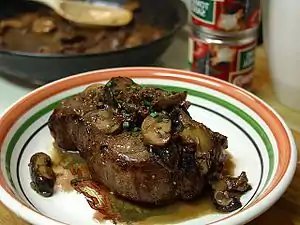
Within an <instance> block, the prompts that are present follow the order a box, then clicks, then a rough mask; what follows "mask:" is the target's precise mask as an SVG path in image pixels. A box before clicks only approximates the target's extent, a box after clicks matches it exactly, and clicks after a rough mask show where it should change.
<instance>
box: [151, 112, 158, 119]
mask: <svg viewBox="0 0 300 225" xmlns="http://www.w3.org/2000/svg"><path fill="white" fill-rule="evenodd" d="M150 116H151V117H153V118H155V117H157V116H158V114H157V113H156V112H151V113H150Z"/></svg>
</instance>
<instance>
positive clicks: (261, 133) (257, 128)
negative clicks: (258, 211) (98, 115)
mask: <svg viewBox="0 0 300 225" xmlns="http://www.w3.org/2000/svg"><path fill="white" fill-rule="evenodd" d="M144 86H151V87H154V86H155V87H160V88H162V89H165V90H168V91H176V92H182V91H187V92H188V94H189V95H191V96H195V97H199V98H202V99H205V100H208V101H210V102H213V103H215V104H218V105H220V106H222V107H224V108H226V109H228V110H230V111H232V112H233V113H235V114H236V115H237V116H239V117H240V118H242V119H243V120H245V121H246V122H247V123H248V124H249V125H250V126H251V127H252V128H253V129H254V130H255V131H256V132H257V133H258V135H259V136H260V137H261V139H262V140H263V142H264V144H265V146H266V149H267V152H268V157H269V163H270V166H269V171H268V177H267V180H266V182H265V184H264V188H265V186H266V185H267V183H268V181H269V180H270V178H271V176H272V173H273V170H274V152H273V147H272V144H271V142H270V140H269V138H268V136H267V134H266V132H265V131H264V130H263V128H262V127H261V126H260V125H259V124H258V123H257V122H256V121H255V120H254V119H253V118H252V117H251V116H249V115H248V114H247V113H245V112H244V111H242V110H241V109H239V108H238V107H236V106H234V105H233V104H231V103H229V102H227V101H225V100H223V99H220V98H218V97H215V96H212V95H209V94H207V93H204V92H199V91H195V90H190V89H186V88H181V87H175V86H165V85H144ZM59 102H60V101H57V102H54V103H52V104H50V105H48V106H46V107H44V108H43V109H41V110H39V111H38V112H37V113H35V114H34V115H32V116H31V117H30V118H29V119H28V120H26V121H25V122H24V123H23V124H22V125H21V126H20V128H19V129H18V130H17V131H16V133H15V134H14V136H13V137H12V139H11V140H10V142H9V145H8V148H7V153H6V158H5V162H6V173H7V176H8V178H9V180H10V183H11V185H12V186H13V187H14V188H15V185H14V183H13V180H12V177H11V171H10V165H11V156H12V153H13V151H14V148H15V146H16V144H17V142H18V141H19V139H20V137H21V136H22V134H23V133H24V132H25V131H26V130H27V129H28V127H30V126H31V125H32V124H33V123H34V122H35V121H36V120H38V119H39V118H41V117H42V116H44V115H45V114H47V113H49V112H51V111H52V110H53V109H54V108H55V107H56V106H57V105H58V104H59ZM264 188H263V189H264Z"/></svg>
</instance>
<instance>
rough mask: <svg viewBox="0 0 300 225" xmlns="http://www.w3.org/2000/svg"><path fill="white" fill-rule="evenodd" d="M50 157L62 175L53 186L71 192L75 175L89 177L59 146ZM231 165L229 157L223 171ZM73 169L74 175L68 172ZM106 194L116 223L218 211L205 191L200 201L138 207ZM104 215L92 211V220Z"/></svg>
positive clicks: (141, 224)
mask: <svg viewBox="0 0 300 225" xmlns="http://www.w3.org/2000/svg"><path fill="white" fill-rule="evenodd" d="M54 146H55V144H54ZM228 154H229V153H228ZM229 156H230V155H229ZM51 158H52V161H53V164H54V171H55V173H60V174H61V175H60V176H57V181H56V188H57V189H59V190H61V191H65V192H70V191H74V189H73V188H72V186H71V185H70V181H71V180H72V179H74V178H78V177H82V176H89V173H88V169H87V166H86V165H85V166H84V162H83V159H81V158H80V157H79V155H78V154H76V153H75V154H74V153H68V152H64V151H62V150H61V149H59V148H56V147H53V149H52V154H51ZM75 164H77V165H78V164H79V165H81V166H79V167H78V166H75V167H74V166H72V165H75ZM234 167H235V164H234V162H233V160H232V159H231V160H229V161H228V162H227V164H226V166H225V168H224V170H225V172H226V174H233V171H234ZM64 168H69V169H64ZM72 168H73V175H72V173H71V172H70V170H72ZM74 168H77V169H78V168H79V170H77V175H78V174H79V176H76V175H75V176H74ZM106 195H107V196H109V199H110V201H111V203H112V205H113V208H114V210H116V211H117V212H118V214H120V215H121V216H122V221H123V222H121V223H119V222H118V224H138V225H152V224H173V223H179V222H184V221H187V220H191V219H194V218H197V217H199V216H205V215H209V214H212V213H219V212H218V211H217V210H216V209H215V207H214V205H213V203H212V201H211V200H210V195H209V194H206V193H204V194H203V196H202V197H201V198H200V199H199V200H195V201H190V202H177V203H175V204H171V205H168V206H163V207H153V208H149V207H143V206H138V205H136V204H133V203H130V202H128V201H125V200H123V199H119V198H117V197H115V196H114V195H112V194H111V193H109V192H108V191H107V192H106ZM103 217H104V216H103V214H101V213H100V212H96V213H95V214H94V219H95V220H98V221H103Z"/></svg>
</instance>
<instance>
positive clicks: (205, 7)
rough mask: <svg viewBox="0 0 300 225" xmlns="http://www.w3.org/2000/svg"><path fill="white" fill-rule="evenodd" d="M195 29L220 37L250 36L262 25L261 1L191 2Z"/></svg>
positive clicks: (214, 0)
mask: <svg viewBox="0 0 300 225" xmlns="http://www.w3.org/2000/svg"><path fill="white" fill-rule="evenodd" d="M191 1H192V2H191V15H192V23H193V26H194V29H199V30H201V31H203V32H206V33H211V34H215V35H220V36H237V35H250V34H251V33H253V32H255V31H256V30H257V29H258V27H259V24H260V18H261V10H260V0H191Z"/></svg>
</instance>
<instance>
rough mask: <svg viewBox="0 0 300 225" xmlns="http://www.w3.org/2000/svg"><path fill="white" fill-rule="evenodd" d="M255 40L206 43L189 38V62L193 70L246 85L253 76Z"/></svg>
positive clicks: (241, 85)
mask: <svg viewBox="0 0 300 225" xmlns="http://www.w3.org/2000/svg"><path fill="white" fill-rule="evenodd" d="M255 47H256V41H253V42H251V43H248V44H244V45H230V46H229V45H224V44H212V43H210V44H209V43H206V42H204V41H202V40H201V39H198V38H195V37H191V38H190V39H189V64H190V70H191V71H193V72H197V73H201V74H206V75H209V76H212V77H216V78H219V79H221V80H225V81H228V82H230V83H233V84H235V85H237V86H240V87H246V86H248V85H249V84H250V83H251V81H252V77H253V69H254V63H255Z"/></svg>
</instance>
